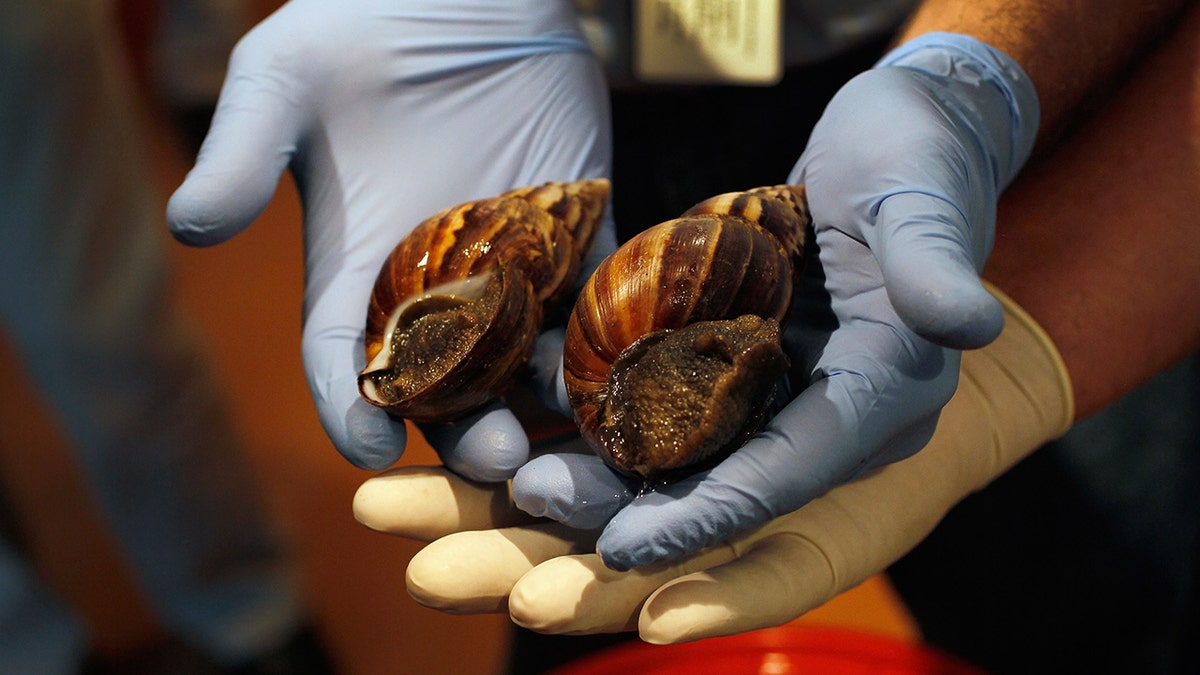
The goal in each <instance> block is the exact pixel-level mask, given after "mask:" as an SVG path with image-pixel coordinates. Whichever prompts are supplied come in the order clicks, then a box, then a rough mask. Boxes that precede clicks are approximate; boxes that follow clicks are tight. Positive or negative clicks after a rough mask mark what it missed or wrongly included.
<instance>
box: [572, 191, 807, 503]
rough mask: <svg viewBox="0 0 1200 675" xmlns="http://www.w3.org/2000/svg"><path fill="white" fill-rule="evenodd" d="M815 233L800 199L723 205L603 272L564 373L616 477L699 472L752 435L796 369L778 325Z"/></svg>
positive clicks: (798, 194) (707, 205) (746, 198)
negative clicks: (808, 237)
mask: <svg viewBox="0 0 1200 675" xmlns="http://www.w3.org/2000/svg"><path fill="white" fill-rule="evenodd" d="M809 223H810V219H809V216H808V211H807V205H806V202H805V195H804V188H803V187H802V186H775V187H765V188H757V189H754V190H749V191H746V192H737V193H729V194H724V195H718V196H716V197H713V198H710V199H707V200H705V201H703V202H701V203H700V204H697V205H696V206H694V207H692V208H691V209H689V210H688V211H687V212H686V213H684V214H683V215H682V216H681V217H679V218H676V219H674V220H670V221H667V222H665V223H661V224H659V225H656V226H654V227H652V228H650V229H648V230H645V231H643V232H642V233H640V234H638V235H637V236H635V237H633V238H632V239H630V240H629V241H628V242H627V243H626V244H625V245H623V246H622V247H621V248H620V249H618V250H617V251H616V252H615V253H614V254H613V255H611V256H609V257H608V258H607V259H606V260H605V261H604V262H602V263H601V265H600V266H599V267H598V268H597V269H596V271H595V273H594V274H593V275H592V277H591V278H590V279H589V280H588V282H587V284H586V285H585V286H584V288H583V291H582V293H581V295H580V297H579V299H578V300H577V301H576V305H575V308H574V311H573V312H572V313H571V316H570V319H569V321H568V324H567V334H566V342H565V345H564V352H563V366H564V379H565V382H566V387H567V394H568V397H569V398H570V401H571V405H572V408H573V409H574V411H575V418H576V422H577V423H578V424H579V428H580V432H581V433H582V434H583V436H584V437H585V438H586V439H587V440H588V441H589V443H590V444H591V445H592V447H593V448H594V449H595V450H596V452H597V453H598V454H599V455H600V456H601V457H602V458H603V459H604V460H605V461H606V462H607V463H608V464H609V465H610V466H611V467H613V468H614V469H616V470H618V471H620V472H622V473H625V474H628V475H631V476H636V477H640V478H643V479H646V480H653V479H657V478H660V477H664V476H670V475H672V474H677V473H680V472H684V471H691V470H695V469H697V468H700V467H703V466H706V465H709V464H711V463H713V462H715V461H716V460H719V459H720V458H721V457H723V456H724V455H725V454H727V453H728V452H731V451H732V450H733V449H735V448H736V447H738V446H740V445H741V444H743V443H744V442H745V441H746V440H747V439H748V438H749V437H750V436H751V435H752V434H753V433H754V432H755V431H756V430H757V428H758V427H759V425H760V424H761V421H762V418H763V415H764V414H765V410H766V408H767V406H768V404H769V403H770V399H771V395H772V392H773V391H774V387H775V382H776V381H777V380H778V378H779V377H780V376H781V375H782V374H783V373H784V371H785V370H786V369H787V367H788V359H787V357H786V356H785V355H784V353H783V350H782V347H781V345H780V325H781V322H782V321H783V319H784V317H785V316H786V314H787V310H788V305H789V303H790V300H791V294H792V288H793V286H794V283H795V281H796V278H797V275H798V273H799V262H800V260H801V256H802V252H803V246H804V238H805V233H806V229H807V227H808V225H809Z"/></svg>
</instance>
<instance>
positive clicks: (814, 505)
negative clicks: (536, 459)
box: [354, 296, 1073, 643]
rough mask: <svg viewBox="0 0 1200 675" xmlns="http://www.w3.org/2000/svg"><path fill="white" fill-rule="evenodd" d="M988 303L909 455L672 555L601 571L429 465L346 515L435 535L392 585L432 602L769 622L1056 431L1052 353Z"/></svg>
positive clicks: (819, 593)
mask: <svg viewBox="0 0 1200 675" xmlns="http://www.w3.org/2000/svg"><path fill="white" fill-rule="evenodd" d="M1001 297H1003V296H1001ZM1004 305H1005V310H1006V312H1007V319H1008V321H1007V324H1006V325H1005V327H1004V330H1003V332H1002V333H1001V334H1000V336H999V337H998V338H997V339H996V340H995V341H994V342H993V343H991V344H990V345H988V346H987V347H984V348H983V349H980V350H977V351H972V352H967V353H966V354H964V356H963V360H962V371H961V372H962V377H961V380H960V383H959V386H958V391H957V392H956V393H955V395H954V397H953V399H952V400H951V401H950V403H949V404H948V405H947V406H946V407H945V410H944V412H943V414H942V418H941V421H940V422H939V424H938V427H937V431H936V433H935V434H934V436H933V438H932V439H931V440H930V442H929V444H928V445H927V446H926V447H925V448H924V450H922V451H921V452H920V453H918V454H916V455H915V456H913V457H910V458H908V459H905V460H902V461H899V462H896V463H894V464H890V465H888V466H886V467H883V468H881V469H879V470H878V471H875V472H873V473H871V474H869V475H867V476H864V477H862V478H860V479H859V480H857V481H854V482H851V483H847V484H845V485H842V486H840V487H837V488H835V489H833V490H832V491H830V492H829V493H828V494H826V495H824V496H822V497H820V498H818V499H816V500H814V501H813V502H811V503H810V504H808V505H807V506H805V507H804V508H802V509H800V510H798V511H795V512H792V513H790V514H787V515H785V516H783V517H780V518H777V519H775V520H773V521H771V522H769V523H766V524H765V525H762V526H760V527H758V528H757V529H754V530H751V531H749V532H746V533H744V534H741V535H739V536H737V537H735V538H733V539H730V540H728V541H727V542H725V544H724V545H722V546H717V547H713V548H710V549H708V550H706V551H703V552H700V553H698V554H695V555H693V556H691V557H688V558H686V559H684V560H681V561H679V562H676V563H672V564H662V565H656V566H652V567H648V568H645V569H639V570H631V571H626V572H618V571H614V570H612V569H609V568H608V567H606V566H605V565H604V564H603V562H602V561H601V560H600V558H599V557H598V556H597V555H596V554H595V553H592V552H591V551H589V548H590V546H591V545H592V540H593V539H594V537H595V532H594V531H593V532H591V533H590V536H589V532H588V531H585V530H576V529H569V528H567V527H565V526H564V525H561V524H559V523H550V524H546V523H542V524H533V525H530V524H522V523H523V522H524V520H523V519H527V518H528V516H526V515H525V514H523V513H521V512H520V511H518V510H517V509H516V508H514V506H513V505H512V504H511V502H510V501H509V498H508V495H507V494H506V491H505V490H504V489H503V488H502V487H498V486H488V487H484V486H480V485H476V484H469V483H467V482H465V481H463V480H461V479H459V478H457V477H455V476H453V475H451V474H449V473H448V472H445V471H443V470H441V469H434V468H430V469H420V468H408V469H403V470H400V471H398V472H395V473H391V474H385V475H382V476H380V477H377V478H373V479H371V480H369V481H367V482H366V483H364V484H363V485H362V487H360V488H359V491H358V494H357V495H356V497H355V501H354V507H355V516H356V517H357V518H358V520H359V521H360V522H362V523H364V524H365V525H367V526H369V527H372V528H374V529H376V530H380V531H384V532H390V533H393V534H398V535H402V536H407V537H413V538H419V539H425V540H432V539H436V541H433V543H432V544H430V545H429V546H427V547H425V548H424V549H423V550H422V551H420V552H419V553H418V554H417V555H416V556H415V557H414V558H413V560H412V561H411V563H410V564H409V567H408V587H409V592H410V593H411V594H412V595H413V596H414V597H415V598H416V599H417V600H418V601H419V602H421V603H423V604H426V605H428V606H431V607H436V608H438V609H442V610H445V611H448V612H454V613H466V612H489V611H505V610H506V609H507V611H508V612H509V613H510V615H511V616H512V618H513V620H514V621H515V622H516V623H518V624H520V625H523V626H526V627H529V628H531V629H533V630H537V631H541V632H547V633H569V634H582V633H601V632H614V631H622V630H634V629H636V630H638V631H639V632H640V634H641V637H642V639H643V640H646V641H649V642H654V643H671V642H682V641H687V640H695V639H699V638H702V637H711V636H716V635H728V634H733V633H738V632H742V631H747V630H753V629H757V628H764V627H768V626H773V625H779V624H782V623H785V622H787V621H790V620H792V619H794V618H795V617H797V616H800V615H801V614H803V613H805V612H806V611H808V610H810V609H813V608H816V607H818V606H820V605H821V604H823V603H824V602H826V601H828V600H829V599H831V598H833V597H834V596H835V595H837V594H838V593H840V592H842V591H844V590H848V589H850V588H852V587H854V586H856V585H858V584H859V583H861V582H862V581H864V580H866V579H867V578H868V577H869V576H871V575H873V574H875V573H877V572H879V571H882V570H883V569H884V568H886V567H887V566H888V565H889V564H891V563H892V562H893V561H895V560H896V559H897V558H899V557H900V556H901V555H903V554H904V553H905V552H906V551H908V550H909V549H910V548H912V547H913V546H915V545H916V544H917V543H918V542H919V541H920V540H921V539H923V538H924V537H925V536H926V535H927V534H928V533H929V531H930V530H932V529H933V527H934V526H935V525H936V524H937V522H938V521H939V520H940V519H941V518H942V517H943V516H944V515H945V513H946V512H947V511H948V510H949V509H950V508H951V507H952V506H953V505H954V504H955V503H957V502H958V501H959V500H960V499H962V498H963V497H965V496H966V495H968V494H970V493H971V492H974V491H976V490H978V489H980V488H982V487H984V486H985V485H987V484H988V482H990V481H991V480H992V479H993V478H995V477H996V476H998V475H1000V474H1001V473H1003V472H1004V471H1006V470H1007V469H1008V468H1009V467H1011V466H1012V465H1013V464H1015V463H1016V462H1017V461H1019V460H1020V459H1021V458H1023V457H1024V456H1025V455H1027V454H1028V453H1029V452H1031V451H1032V450H1034V449H1036V448H1037V447H1039V446H1040V445H1042V444H1043V443H1044V442H1046V441H1047V440H1050V439H1051V438H1054V437H1055V436H1057V435H1060V434H1062V433H1063V432H1065V431H1066V429H1067V428H1068V427H1069V426H1070V424H1071V421H1072V419H1073V406H1072V393H1071V386H1070V382H1069V381H1068V378H1067V373H1066V370H1065V367H1064V366H1063V363H1062V361H1061V359H1060V358H1059V356H1058V352H1057V351H1056V350H1055V348H1054V345H1053V344H1052V343H1051V342H1050V339H1049V338H1048V337H1047V336H1046V335H1045V334H1044V333H1043V332H1042V330H1041V328H1040V327H1039V326H1038V325H1037V324H1036V323H1035V322H1034V321H1033V320H1032V319H1031V318H1030V317H1029V316H1028V315H1026V314H1025V313H1024V312H1023V311H1021V309H1020V308H1019V307H1017V306H1016V305H1015V304H1014V303H1012V302H1011V301H1009V300H1007V299H1005V300H1004ZM491 528H500V529H491ZM452 533H453V534H452ZM439 537H440V538H439Z"/></svg>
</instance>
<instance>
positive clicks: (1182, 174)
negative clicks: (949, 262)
mask: <svg viewBox="0 0 1200 675" xmlns="http://www.w3.org/2000/svg"><path fill="white" fill-rule="evenodd" d="M1197 48H1200V10H1193V11H1191V13H1190V15H1189V16H1188V17H1187V18H1186V19H1185V20H1184V21H1183V22H1182V23H1181V24H1180V25H1179V29H1178V31H1177V32H1176V34H1175V35H1174V36H1173V37H1172V38H1171V39H1170V40H1168V41H1166V42H1164V44H1163V46H1162V48H1161V49H1159V50H1158V52H1157V53H1155V54H1154V55H1153V56H1152V57H1150V58H1148V59H1147V60H1146V61H1145V63H1144V64H1142V65H1141V67H1140V68H1139V69H1138V70H1137V71H1136V72H1135V73H1134V74H1133V76H1132V77H1131V79H1130V83H1129V84H1128V85H1126V86H1125V87H1124V88H1122V89H1121V90H1120V91H1118V92H1116V95H1114V96H1113V97H1112V102H1111V105H1110V106H1108V107H1107V108H1106V109H1105V110H1104V112H1103V113H1102V114H1099V115H1098V116H1097V117H1096V118H1095V119H1094V120H1093V121H1092V122H1091V123H1089V124H1088V125H1087V126H1085V127H1083V128H1082V129H1081V130H1080V132H1079V133H1078V134H1076V135H1075V136H1074V137H1073V138H1072V139H1071V140H1070V142H1068V143H1067V144H1065V145H1064V146H1063V147H1062V148H1060V149H1059V151H1058V152H1056V153H1055V154H1054V155H1052V156H1050V157H1047V158H1046V159H1045V161H1044V162H1042V163H1040V164H1038V165H1036V166H1034V167H1031V169H1030V170H1028V171H1027V172H1026V173H1025V174H1024V175H1023V176H1022V177H1021V179H1020V180H1018V182H1016V183H1015V184H1014V185H1013V186H1012V188H1010V189H1009V191H1008V192H1007V193H1006V194H1005V197H1004V199H1002V200H1001V202H1000V211H999V217H998V223H997V235H996V246H995V249H994V250H993V252H992V256H991V258H990V260H989V263H988V267H987V269H986V270H985V276H987V277H988V278H989V279H990V280H992V281H993V282H994V283H996V285H997V286H999V287H1001V288H1002V289H1004V290H1005V291H1006V292H1007V293H1008V294H1009V295H1011V296H1012V297H1013V298H1014V299H1015V300H1017V302H1018V303H1020V304H1021V305H1022V306H1023V307H1025V309H1026V310H1028V311H1029V313H1030V314H1031V315H1033V316H1034V318H1035V319H1037V321H1038V322H1039V323H1040V324H1041V325H1042V326H1043V327H1044V328H1045V329H1046V332H1047V333H1049V335H1050V336H1051V338H1053V340H1054V343H1055V344H1056V345H1057V346H1058V348H1059V351H1060V352H1061V354H1062V357H1063V360H1064V361H1065V363H1066V365H1067V369H1068V371H1069V372H1070V373H1071V378H1072V383H1073V385H1074V389H1075V399H1076V410H1077V415H1078V416H1079V417H1083V416H1086V415H1088V414H1090V413H1092V412H1095V411H1096V410H1098V409H1099V408H1101V407H1103V406H1104V405H1106V404H1108V403H1109V402H1111V401H1113V400H1114V399H1115V398H1116V397H1118V396H1120V395H1121V394H1123V393H1125V392H1127V391H1129V390H1130V389H1132V388H1133V387H1134V386H1136V385H1137V384H1139V383H1141V382H1142V381H1144V380H1145V379H1147V378H1149V377H1150V376H1151V375H1153V374H1154V373H1156V372H1158V371H1159V370H1161V369H1163V368H1165V367H1166V366H1168V365H1169V364H1171V363H1172V362H1174V361H1176V360H1178V359H1179V358H1181V357H1182V356H1184V355H1186V354H1187V353H1189V352H1191V351H1194V350H1196V349H1197V348H1200V312H1197V311H1196V309H1195V307H1196V298H1197V297H1198V294H1200V264H1198V263H1197V261H1198V260H1200V236H1197V231H1196V223H1197V222H1200V201H1198V200H1197V199H1196V195H1197V191H1198V190H1200V179H1198V178H1197V173H1196V168H1195V167H1196V166H1198V165H1200V152H1198V151H1197V148H1198V147H1200V71H1198V69H1197V68H1196V65H1195V63H1194V54H1195V53H1196V49H1197Z"/></svg>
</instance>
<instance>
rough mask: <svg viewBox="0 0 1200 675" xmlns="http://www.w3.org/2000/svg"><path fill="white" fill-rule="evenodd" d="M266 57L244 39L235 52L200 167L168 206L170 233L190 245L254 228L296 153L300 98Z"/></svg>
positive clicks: (205, 243)
mask: <svg viewBox="0 0 1200 675" xmlns="http://www.w3.org/2000/svg"><path fill="white" fill-rule="evenodd" d="M252 35H253V34H252ZM263 53H265V52H264V50H261V49H256V48H255V47H254V46H253V45H249V46H248V45H247V41H246V40H243V42H242V43H241V44H239V46H238V47H237V48H236V49H235V50H234V53H233V56H232V57H231V59H230V69H229V75H228V77H227V78H226V80H225V86H224V89H223V90H222V92H221V97H220V100H219V102H218V104H217V109H216V112H215V114H214V116H213V120H212V124H211V126H210V128H209V131H208V135H207V137H206V138H205V139H204V143H203V145H202V146H201V147H200V153H199V156H198V157H197V159H196V165H195V166H194V167H193V168H192V170H191V171H190V172H189V173H188V175H187V177H186V178H185V179H184V181H183V184H182V185H181V186H180V187H179V189H177V190H176V191H175V193H174V194H173V195H172V196H171V199H170V201H169V202H168V203H167V223H168V226H169V227H170V230H171V233H172V234H173V235H174V236H175V238H176V239H178V240H179V241H181V242H183V243H185V244H188V245H192V246H209V245H213V244H219V243H221V242H224V241H226V240H228V239H230V238H231V237H233V236H234V235H236V234H238V233H239V232H241V231H242V230H244V229H245V228H246V227H247V226H249V225H250V223H251V222H253V221H254V219H255V218H257V217H258V216H259V214H260V213H262V211H263V209H264V208H266V206H267V203H268V202H269V201H270V200H271V197H272V195H274V193H275V188H276V185H277V184H278V182H279V177H280V176H281V175H282V173H283V170H284V168H286V167H287V165H288V162H289V161H290V160H291V158H292V156H293V154H294V153H295V150H296V141H297V138H298V137H299V130H300V118H301V111H300V108H299V106H298V104H297V100H298V97H297V96H296V95H294V92H290V91H287V88H288V87H287V85H286V84H285V83H286V81H287V80H286V79H285V78H279V77H275V76H273V75H272V74H271V70H270V68H269V67H268V66H266V65H265V64H263V63H261V61H263V58H261V57H260V56H259V54H263Z"/></svg>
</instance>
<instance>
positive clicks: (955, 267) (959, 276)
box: [871, 192, 1004, 349]
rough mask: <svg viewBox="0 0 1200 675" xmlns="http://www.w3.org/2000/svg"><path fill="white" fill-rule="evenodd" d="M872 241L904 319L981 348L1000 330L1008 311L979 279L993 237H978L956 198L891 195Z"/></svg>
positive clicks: (960, 344) (952, 341) (930, 334)
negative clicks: (974, 236)
mask: <svg viewBox="0 0 1200 675" xmlns="http://www.w3.org/2000/svg"><path fill="white" fill-rule="evenodd" d="M873 231H874V232H875V233H876V234H877V235H878V236H879V238H880V241H875V242H871V248H872V250H873V251H874V252H875V256H876V259H877V260H878V261H879V265H880V268H881V269H882V271H883V279H884V286H885V287H886V288H887V294H888V299H889V300H890V301H891V303H892V306H893V307H895V308H896V312H897V313H898V314H899V315H900V318H901V319H902V320H903V321H904V323H905V324H906V325H907V326H908V327H909V328H911V329H912V330H913V331H915V332H916V333H917V334H919V335H920V336H921V337H923V338H925V339H927V340H930V341H931V342H934V343H936V344H938V345H941V346H943V347H950V348H952V349H974V348H978V347H982V346H984V345H986V344H988V343H990V342H991V341H992V340H994V339H996V336H998V335H999V334H1000V330H1001V328H1003V326H1004V311H1003V309H1002V308H1001V306H1000V303H999V302H998V301H997V300H996V299H995V298H994V297H992V295H991V294H989V293H988V292H987V291H986V290H985V289H984V287H983V284H982V283H981V282H980V280H979V269H980V268H981V267H982V266H983V260H982V259H981V258H982V256H979V257H980V259H976V258H977V256H976V255H975V254H973V253H972V252H985V251H987V250H989V249H990V248H991V242H990V241H989V242H971V241H968V237H970V236H971V228H970V226H969V224H968V223H967V222H966V218H965V217H964V216H963V214H962V213H961V212H960V211H959V210H958V209H957V208H955V207H954V206H953V205H952V204H951V203H950V202H949V201H946V200H944V199H941V198H938V197H935V196H932V195H928V194H921V193H911V192H910V193H904V194H899V195H893V196H891V197H888V198H887V199H886V200H884V201H883V203H882V204H881V205H880V207H879V215H878V219H877V221H876V227H875V228H873Z"/></svg>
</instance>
